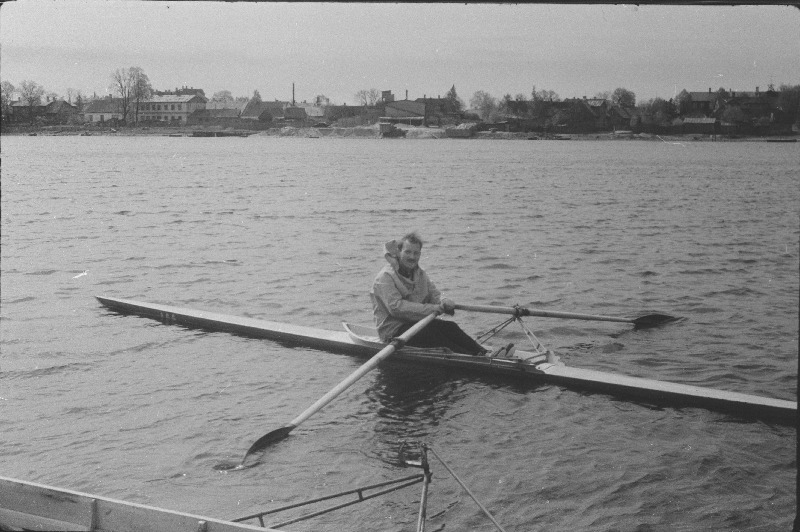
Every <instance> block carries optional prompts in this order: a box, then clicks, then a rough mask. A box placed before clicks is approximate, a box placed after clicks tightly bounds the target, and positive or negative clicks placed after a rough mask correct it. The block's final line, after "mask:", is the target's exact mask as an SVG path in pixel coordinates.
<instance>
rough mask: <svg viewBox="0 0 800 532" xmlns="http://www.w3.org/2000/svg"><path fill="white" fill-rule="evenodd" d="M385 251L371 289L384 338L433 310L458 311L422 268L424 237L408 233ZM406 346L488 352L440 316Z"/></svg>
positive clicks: (381, 334)
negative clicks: (382, 261)
mask: <svg viewBox="0 0 800 532" xmlns="http://www.w3.org/2000/svg"><path fill="white" fill-rule="evenodd" d="M384 251H385V253H384V257H385V258H386V261H387V262H388V263H389V264H387V265H386V266H384V267H383V269H382V270H381V271H380V272H378V275H377V276H376V277H375V282H374V284H373V285H372V291H371V292H370V297H371V299H372V310H373V313H374V316H375V325H376V326H377V327H378V334H379V335H380V337H381V340H382V341H384V342H387V343H388V342H390V341H391V340H392V339H393V338H396V337H397V336H399V335H401V334H402V333H404V332H405V331H407V330H408V329H410V328H411V327H412V326H413V325H414V324H415V323H416V322H418V321H419V320H421V319H422V318H424V317H425V316H427V315H429V314H431V313H432V312H437V311H438V312H442V313H445V314H450V315H453V314H454V313H455V304H454V303H453V302H452V301H451V300H449V299H447V298H442V295H441V293H440V292H439V290H438V289H437V288H436V285H434V284H433V281H431V280H430V278H429V277H428V274H426V273H425V270H423V269H422V268H420V267H419V258H420V255H421V254H422V239H421V238H420V237H419V235H418V234H417V233H409V234H407V235H405V236H404V237H403V238H402V239H401V240H400V242H397V241H396V240H392V241H390V242H387V243H386V244H385V250H384ZM407 345H410V346H415V347H446V348H448V349H450V350H451V351H454V352H456V353H465V354H469V355H486V354H487V353H488V351H487V350H486V349H484V347H483V346H482V345H480V344H479V343H478V342H476V341H475V340H473V339H472V338H471V337H470V336H469V335H468V334H467V333H465V332H464V331H463V330H461V328H460V327H459V326H458V325H457V324H456V323H455V322H452V321H445V320H440V319H435V320H433V321H432V322H431V323H430V324H428V325H427V326H426V327H425V328H423V329H422V330H421V331H420V332H418V333H417V334H416V335H414V336H413V337H412V338H411V339H410V340H409V341H408V343H407ZM506 349H507V348H506Z"/></svg>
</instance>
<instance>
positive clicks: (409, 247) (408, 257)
mask: <svg viewBox="0 0 800 532" xmlns="http://www.w3.org/2000/svg"><path fill="white" fill-rule="evenodd" d="M421 254H422V246H420V245H419V244H412V243H411V242H403V249H402V250H400V265H401V266H403V268H405V269H407V270H413V269H414V268H416V267H417V264H418V263H419V256H420V255H421Z"/></svg>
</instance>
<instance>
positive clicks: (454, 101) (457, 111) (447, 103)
mask: <svg viewBox="0 0 800 532" xmlns="http://www.w3.org/2000/svg"><path fill="white" fill-rule="evenodd" d="M110 81H111V82H110V84H109V87H108V90H109V92H110V93H111V94H113V95H115V96H116V97H117V98H118V101H119V102H120V113H121V114H122V119H123V121H127V120H128V118H129V117H131V118H132V121H133V122H134V123H137V122H138V121H139V112H140V109H141V104H142V102H144V101H146V100H148V99H150V98H151V97H152V95H153V93H154V91H153V87H152V84H151V82H150V79H149V78H148V76H147V74H146V73H145V72H144V70H143V69H142V68H141V67H136V66H134V67H130V68H121V69H117V70H115V71H114V72H112V73H111V75H110ZM767 90H768V91H774V90H775V89H774V86H773V85H772V84H770V85H769V86H768V89H767ZM778 92H779V93H780V96H779V106H780V107H781V109H783V111H784V112H785V113H787V114H788V115H789V116H790V118H791V120H792V121H793V122H794V121H795V120H797V119H798V118H800V109H799V106H800V85H787V84H782V85H781V86H780V87H779V89H778ZM716 95H717V96H718V97H720V98H721V99H722V101H725V100H727V99H728V98H729V96H730V95H729V94H728V91H726V90H725V89H724V88H720V89H719V90H718V91H717V92H716ZM15 96H17V97H18V98H19V101H21V102H22V103H23V104H24V105H26V106H28V107H30V108H33V107H35V106H39V105H42V100H43V99H44V100H45V101H53V100H55V99H58V98H59V95H58V94H56V93H54V92H52V91H47V90H46V89H45V88H44V87H43V86H42V85H40V84H38V83H36V82H35V81H32V80H24V81H22V82H21V83H20V84H19V85H18V86H14V85H13V84H12V83H10V82H8V81H2V82H0V100H1V101H0V105H1V106H2V114H3V117H5V116H7V114H8V112H9V110H10V107H11V104H12V102H13V101H15V100H14V97H15ZM64 96H65V97H64V98H63V99H64V100H65V101H67V102H69V103H70V104H73V105H75V106H76V107H77V108H78V110H83V108H84V106H85V105H87V104H88V103H90V102H91V101H93V100H95V99H98V98H99V97H98V96H97V95H96V94H95V95H93V96H87V95H86V94H84V93H83V92H82V91H80V90H77V89H72V88H69V89H67V90H66V94H65V95H64ZM593 98H600V99H604V100H608V101H610V102H611V103H612V104H613V105H616V106H619V107H623V108H627V109H634V110H636V112H637V113H636V114H638V115H640V116H641V115H647V116H649V117H652V119H653V121H654V122H655V123H666V122H668V121H670V120H672V119H673V118H675V117H677V116H683V115H686V114H688V113H689V111H690V109H691V94H690V93H689V92H688V91H687V90H686V89H683V90H682V91H681V92H680V93H679V94H678V95H677V96H676V97H675V98H674V99H672V98H670V99H669V100H665V99H663V98H659V97H656V98H652V99H650V100H647V101H645V102H638V103H637V99H636V94H635V93H634V92H633V91H631V90H629V89H626V88H624V87H618V88H616V89H614V90H613V91H605V92H598V93H596V94H595V95H594V96H593ZM354 100H355V103H356V105H360V106H364V107H374V106H376V105H378V104H379V103H381V91H379V90H378V89H375V88H372V89H362V90H359V91H358V92H356V93H355V95H354ZM442 100H443V101H444V110H445V112H447V113H448V114H451V115H454V116H461V115H463V113H464V112H465V111H466V110H467V106H466V105H465V103H464V101H463V100H462V99H461V98H460V97H459V96H458V94H457V92H456V87H455V85H453V86H452V87H451V88H450V90H449V91H447V93H446V95H445V97H444V98H443V99H442ZM210 101H212V102H220V103H223V104H226V105H231V106H234V107H238V106H244V105H245V104H247V102H249V101H256V102H260V101H261V95H260V94H259V92H258V90H257V89H256V90H254V91H253V95H252V96H251V97H249V98H248V97H247V96H238V97H234V96H233V94H232V93H231V91H229V90H221V91H217V92H215V93H214V94H213V96H211V98H210ZM560 101H562V100H561V97H560V96H559V95H558V94H557V93H556V92H555V91H553V90H548V89H537V88H536V86H535V85H534V86H533V88H532V90H531V92H530V95H526V94H522V93H519V94H517V95H516V96H513V97H512V96H511V94H505V95H504V96H502V97H500V98H495V97H494V96H492V95H491V94H489V93H488V92H486V91H483V90H478V91H476V92H475V93H474V94H473V95H472V97H471V98H470V99H469V109H471V110H473V111H474V112H476V113H477V114H478V117H479V118H480V119H482V120H484V121H487V122H494V121H498V120H501V119H502V118H503V117H504V116H508V115H513V114H514V112H513V111H514V110H515V109H519V108H520V105H519V104H520V103H521V102H525V105H526V108H527V110H528V113H529V114H532V115H539V114H540V113H541V112H542V111H543V110H544V109H545V108H546V107H547V104H548V102H560ZM313 103H314V104H315V105H318V106H328V105H330V104H331V101H330V99H329V98H328V97H326V96H325V95H323V94H318V95H317V96H316V97H315V98H314V99H313ZM741 113H742V111H741V109H739V108H736V107H731V108H728V109H724V110H723V111H722V116H720V118H721V119H723V120H726V121H730V122H736V121H739V120H741V119H742V118H743V117H742V116H740V115H741Z"/></svg>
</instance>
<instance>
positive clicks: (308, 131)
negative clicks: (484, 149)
mask: <svg viewBox="0 0 800 532" xmlns="http://www.w3.org/2000/svg"><path fill="white" fill-rule="evenodd" d="M397 129H400V130H402V131H403V132H404V133H405V135H404V136H402V137H395V138H405V139H444V138H448V137H447V133H446V131H445V128H440V127H415V126H406V125H402V124H401V125H398V126H397ZM213 133H219V134H220V135H219V136H241V137H247V136H262V137H298V138H321V137H332V138H381V134H380V129H379V126H378V124H374V125H370V126H357V127H328V128H315V127H288V126H287V127H282V128H270V129H266V130H263V131H254V130H247V129H234V128H222V127H213V126H212V127H204V126H184V127H175V126H173V127H119V128H112V127H97V126H95V125H91V126H87V125H73V126H38V127H27V126H19V127H13V128H11V127H4V128H3V131H2V134H3V135H15V136H40V135H41V136H119V137H135V136H157V137H193V136H198V137H201V136H202V137H208V136H214V135H213ZM469 138H470V139H478V140H529V141H531V140H584V141H589V140H596V141H599V140H616V141H621V140H627V141H633V140H640V141H641V140H645V141H647V140H649V141H656V142H669V143H680V142H700V141H705V142H709V141H710V142H796V141H797V137H788V136H782V137H753V136H728V135H708V134H699V133H694V134H685V135H655V134H650V133H634V132H632V131H617V132H598V133H565V134H557V135H553V134H542V133H536V132H531V133H522V132H506V131H478V132H476V133H475V134H474V135H473V136H472V137H469Z"/></svg>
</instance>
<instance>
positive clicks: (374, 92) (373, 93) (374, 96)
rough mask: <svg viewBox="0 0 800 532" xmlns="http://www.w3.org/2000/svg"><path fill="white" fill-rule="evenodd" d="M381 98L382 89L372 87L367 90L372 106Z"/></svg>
mask: <svg viewBox="0 0 800 532" xmlns="http://www.w3.org/2000/svg"><path fill="white" fill-rule="evenodd" d="M380 99H381V91H379V90H378V89H370V90H368V91H367V100H368V101H369V105H370V107H372V106H374V105H375V104H377V103H378V102H379V101H380Z"/></svg>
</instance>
